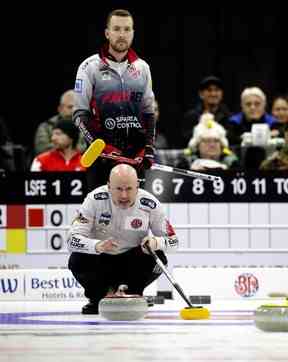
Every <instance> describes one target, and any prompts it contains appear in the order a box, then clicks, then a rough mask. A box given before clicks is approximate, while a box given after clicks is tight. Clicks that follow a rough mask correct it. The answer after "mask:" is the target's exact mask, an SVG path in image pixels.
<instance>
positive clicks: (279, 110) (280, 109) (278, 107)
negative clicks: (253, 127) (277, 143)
mask: <svg viewBox="0 0 288 362" xmlns="http://www.w3.org/2000/svg"><path fill="white" fill-rule="evenodd" d="M271 113H272V115H273V116H274V117H275V118H276V121H277V122H276V124H275V126H274V128H273V130H272V132H271V135H272V136H273V137H284V127H285V126H286V124H287V123H288V97H287V96H284V95H279V96H277V97H275V98H274V99H273V101H272V107H271Z"/></svg>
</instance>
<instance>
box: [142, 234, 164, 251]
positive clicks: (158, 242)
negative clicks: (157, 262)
mask: <svg viewBox="0 0 288 362" xmlns="http://www.w3.org/2000/svg"><path fill="white" fill-rule="evenodd" d="M147 245H149V247H150V249H151V250H153V251H155V250H163V249H164V247H165V240H164V238H163V237H159V236H145V238H144V239H143V240H142V242H141V248H142V250H143V253H145V254H149V255H150V253H149V251H148V250H147V248H146V246H147Z"/></svg>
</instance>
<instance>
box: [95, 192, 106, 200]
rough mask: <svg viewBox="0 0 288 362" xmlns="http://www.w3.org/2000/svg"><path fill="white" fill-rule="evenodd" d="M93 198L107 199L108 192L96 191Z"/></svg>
mask: <svg viewBox="0 0 288 362" xmlns="http://www.w3.org/2000/svg"><path fill="white" fill-rule="evenodd" d="M94 199H95V200H107V199H109V194H108V192H98V193H97V194H95V195H94Z"/></svg>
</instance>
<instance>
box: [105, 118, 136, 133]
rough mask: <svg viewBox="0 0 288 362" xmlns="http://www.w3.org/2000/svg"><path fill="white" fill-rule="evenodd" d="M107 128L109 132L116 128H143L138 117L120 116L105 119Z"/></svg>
mask: <svg viewBox="0 0 288 362" xmlns="http://www.w3.org/2000/svg"><path fill="white" fill-rule="evenodd" d="M105 127H106V128H107V129H109V130H113V129H114V128H118V129H123V128H142V126H141V124H140V122H139V121H138V118H137V117H136V116H126V117H125V116H119V117H116V118H115V119H114V118H106V119H105Z"/></svg>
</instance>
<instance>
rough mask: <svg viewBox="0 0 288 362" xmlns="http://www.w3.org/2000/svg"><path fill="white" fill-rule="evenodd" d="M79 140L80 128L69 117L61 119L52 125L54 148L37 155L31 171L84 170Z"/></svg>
mask: <svg viewBox="0 0 288 362" xmlns="http://www.w3.org/2000/svg"><path fill="white" fill-rule="evenodd" d="M78 140H79V130H78V128H77V127H76V126H75V125H74V124H73V123H72V122H71V121H70V120H69V119H59V120H58V121H57V122H56V123H55V124H54V126H53V127H52V136H51V142H52V144H53V149H52V150H50V151H46V152H43V153H40V154H39V155H38V156H36V157H35V158H34V160H33V162H32V165H31V171H84V168H83V167H82V166H81V164H80V159H81V153H80V152H79V150H78V149H77V142H78Z"/></svg>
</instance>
